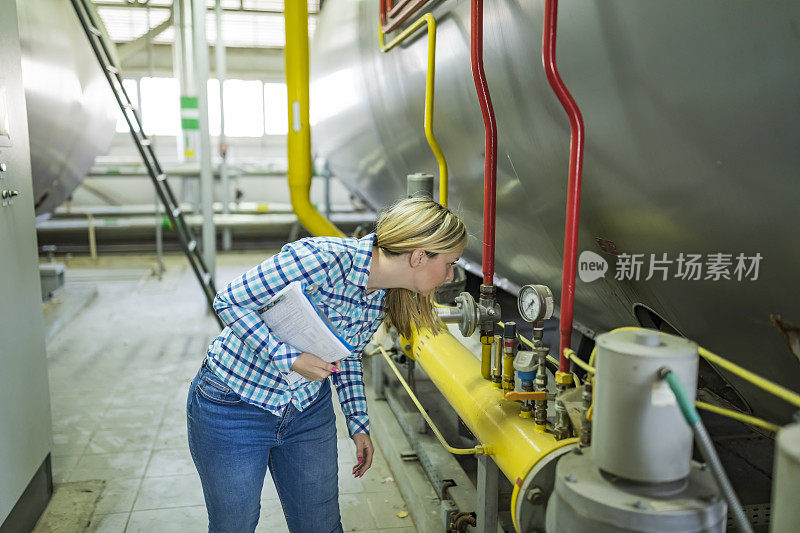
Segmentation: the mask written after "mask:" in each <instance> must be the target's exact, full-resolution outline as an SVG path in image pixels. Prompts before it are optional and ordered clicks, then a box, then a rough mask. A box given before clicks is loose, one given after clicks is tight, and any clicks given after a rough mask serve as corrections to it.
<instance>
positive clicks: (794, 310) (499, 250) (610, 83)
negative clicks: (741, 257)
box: [311, 0, 800, 423]
mask: <svg viewBox="0 0 800 533" xmlns="http://www.w3.org/2000/svg"><path fill="white" fill-rule="evenodd" d="M432 6H433V8H431V7H427V8H426V9H428V10H429V11H430V12H431V13H432V14H433V15H434V16H435V17H436V20H437V49H436V71H437V72H436V78H437V79H436V89H435V90H436V93H437V95H436V99H437V105H436V116H435V121H436V136H437V140H438V141H439V143H440V145H441V148H442V150H443V152H444V154H445V156H446V157H447V161H448V164H449V167H450V169H449V170H450V183H449V204H450V206H451V207H452V208H453V209H454V210H455V211H456V212H457V213H459V214H460V215H461V216H462V218H463V219H464V221H465V223H466V224H467V226H468V228H469V230H470V233H471V234H472V235H474V236H476V238H474V239H472V241H471V242H470V244H469V246H468V248H467V251H466V252H465V258H466V259H467V260H469V261H470V262H473V263H474V262H478V263H480V260H481V239H480V236H481V227H482V226H481V224H482V216H481V214H482V212H483V200H482V195H483V144H484V143H483V140H484V139H483V127H482V118H481V112H480V109H479V107H478V100H477V97H476V95H475V88H474V85H473V80H472V76H471V72H470V61H469V57H470V55H469V40H470V35H469V29H470V17H469V2H455V1H444V2H436V3H433V4H432ZM431 9H432V10H431ZM485 9H486V13H485V18H484V61H485V71H486V76H487V79H488V83H489V85H490V87H491V89H492V97H493V104H494V110H495V114H496V117H497V126H498V131H499V141H498V142H499V144H498V169H497V174H498V183H497V215H498V218H497V233H496V270H497V274H498V276H503V277H505V278H507V279H508V280H509V282H510V283H512V284H516V285H524V284H526V283H542V284H546V285H548V286H549V287H550V288H551V289H552V291H553V292H554V293H559V292H560V289H561V274H562V270H563V267H562V259H563V243H564V222H565V206H566V182H567V175H568V160H569V142H568V139H569V123H568V120H567V117H566V116H565V115H564V110H563V109H562V107H561V105H560V103H559V101H558V99H557V98H556V96H555V95H554V94H553V91H552V89H551V88H550V86H549V84H548V82H547V78H546V76H545V73H544V71H543V69H542V65H541V63H540V50H541V43H542V28H543V17H544V3H543V2H541V1H536V2H518V1H512V0H501V1H498V2H491V3H487V4H486V6H485ZM423 12H424V10H423ZM377 26H378V6H377V5H376V3H375V2H369V1H366V0H362V1H354V0H328V1H327V2H325V6H324V8H323V9H322V12H321V14H320V16H319V19H318V26H317V30H316V34H315V39H314V43H313V46H312V63H311V71H312V83H311V91H312V102H313V105H314V115H315V120H316V123H315V124H314V138H313V140H314V150H315V153H318V154H320V155H322V156H324V157H326V158H327V159H328V161H329V163H330V167H331V170H332V171H333V173H334V174H335V175H336V177H337V178H340V179H342V180H345V181H346V182H348V183H349V184H350V185H351V186H353V187H355V188H357V189H359V190H361V191H363V192H364V195H365V197H366V198H368V199H369V200H370V201H371V202H372V203H373V204H374V206H376V207H379V206H382V205H384V204H387V203H390V202H392V201H394V200H395V199H396V198H398V197H400V196H402V195H403V194H404V191H405V176H406V175H408V174H412V173H415V172H428V173H434V171H435V169H436V161H435V159H434V157H433V156H432V155H431V153H430V150H429V148H428V145H427V143H426V140H425V137H424V135H422V132H420V131H419V126H418V124H419V117H420V115H421V114H422V112H423V109H424V94H425V91H424V88H425V72H426V65H427V53H426V52H427V43H426V41H425V38H424V36H422V35H420V37H419V38H418V39H416V40H411V41H407V42H406V43H403V45H402V46H400V47H398V49H396V50H394V51H393V52H392V53H391V54H383V53H382V52H381V51H380V48H379V47H378V44H377V43H376V39H375V28H376V27H377ZM798 28H800V4H799V3H797V2H789V1H779V2H771V3H768V4H764V3H759V4H755V3H751V2H743V1H733V2H731V1H730V0H724V1H723V0H712V1H709V2H702V3H697V2H690V1H688V0H676V1H674V2H629V1H623V0H603V1H599V0H594V1H589V2H563V3H561V5H560V9H559V16H558V66H559V71H560V73H561V76H562V78H563V79H564V82H565V83H566V84H567V86H568V87H569V89H570V92H571V93H572V95H573V97H574V99H575V101H576V102H578V104H579V105H580V108H581V112H582V114H583V118H584V121H585V123H586V128H587V137H586V147H585V154H584V171H583V190H582V200H581V219H580V234H579V238H578V251H579V254H580V252H582V251H592V252H595V253H597V254H598V255H600V256H601V257H602V258H603V259H604V260H605V261H606V262H607V263H608V271H607V272H606V274H605V277H601V278H599V279H597V280H596V281H592V282H584V281H581V280H580V279H579V280H578V281H577V284H576V290H575V319H576V321H578V322H580V323H581V324H583V326H585V328H583V329H587V328H588V329H590V330H595V331H607V330H610V329H613V328H616V327H619V326H624V325H638V321H637V317H636V315H635V313H634V306H635V305H636V304H641V305H644V306H647V307H648V308H650V309H652V310H654V311H655V312H656V313H658V315H660V316H661V317H663V318H664V319H665V320H666V321H668V322H669V323H671V324H672V325H673V326H674V327H675V328H677V330H678V331H679V332H680V333H681V334H683V335H685V336H687V337H688V338H690V339H692V340H694V341H696V342H698V343H699V344H700V345H702V346H705V347H707V348H708V349H709V350H712V351H713V352H715V353H718V354H720V355H721V356H723V357H726V358H728V359H731V360H732V361H734V362H736V363H738V364H740V365H742V366H744V367H746V368H749V369H750V370H753V371H755V372H757V373H759V374H761V375H763V376H765V377H767V378H769V379H771V380H774V381H776V382H778V383H779V384H781V385H784V386H787V387H789V388H792V389H794V390H797V389H798V388H799V387H798V383H800V363H799V362H798V355H796V354H794V353H793V352H792V351H791V350H790V347H789V342H787V339H791V338H792V335H797V333H796V331H795V329H794V328H797V327H798V326H800V308H798V305H797V296H798V295H799V294H800V281H798V278H797V272H798V270H800V249H798V247H797V242H798V238H799V237H800V229H798V228H800V225H798V223H797V221H796V212H797V206H798V201H799V200H800V189H798V187H797V183H796V181H797V179H796V174H797V169H798V168H800V151H799V150H797V146H798V145H800V127H798V126H797V120H796V117H797V116H800V99H798V98H797V88H798V87H800V46H797V44H798V39H799V38H800V29H798ZM387 37H391V35H390V36H387ZM719 252H723V253H730V254H733V255H734V257H735V256H736V254H738V253H744V254H746V255H748V256H752V255H754V254H756V253H759V254H761V256H762V257H763V260H762V262H761V264H760V273H759V276H758V279H757V280H754V281H736V279H735V276H733V279H731V280H724V279H722V280H719V281H713V280H711V279H709V280H702V279H701V280H699V281H690V280H685V279H681V278H676V277H675V276H674V274H675V273H676V270H675V267H676V265H675V264H674V263H673V264H672V265H671V270H670V274H669V276H668V277H667V280H666V281H663V280H662V275H661V273H659V272H658V271H656V272H655V276H654V277H653V278H652V279H650V280H649V281H648V280H646V278H647V276H648V273H649V272H648V269H647V265H646V264H645V266H644V267H642V271H641V275H640V277H639V279H638V280H636V279H620V280H618V279H615V273H616V266H617V261H618V260H617V255H616V254H619V253H628V254H633V253H642V254H648V255H647V256H645V257H644V259H646V260H649V254H655V255H656V257H657V258H661V254H667V256H668V258H669V259H671V260H673V261H674V260H676V259H677V257H678V255H679V254H680V253H684V254H689V253H695V254H702V255H703V260H706V259H707V258H708V254H713V253H719ZM703 274H704V275H705V271H704V272H703ZM559 303H560V302H559ZM642 309H643V308H642ZM773 317H779V321H777V319H776V320H772V318H773ZM773 324H781V327H780V328H779V327H776V326H775V325H773ZM793 332H795V333H793ZM722 374H723V375H724V376H725V377H726V379H728V380H729V381H730V383H731V384H732V385H733V386H734V387H735V388H736V389H737V390H738V391H739V392H740V393H741V394H742V395H743V396H744V398H745V400H746V401H747V402H748V403H749V405H750V407H752V411H753V413H754V414H756V415H758V416H761V417H764V418H767V419H769V420H773V421H776V422H784V423H785V422H786V421H788V420H789V419H790V416H791V413H792V411H793V410H794V408H793V407H792V406H791V405H788V404H785V403H784V402H782V401H780V400H776V399H775V398H774V397H773V396H772V395H770V394H769V393H767V392H763V391H761V390H758V389H757V388H755V387H753V386H751V385H749V384H747V383H746V382H745V381H744V380H743V379H740V378H738V377H735V376H732V375H731V374H729V373H727V372H725V371H722Z"/></svg>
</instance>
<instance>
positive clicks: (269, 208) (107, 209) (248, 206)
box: [53, 202, 367, 216]
mask: <svg viewBox="0 0 800 533" xmlns="http://www.w3.org/2000/svg"><path fill="white" fill-rule="evenodd" d="M180 208H181V210H182V211H183V213H184V214H188V213H193V212H194V205H193V204H191V203H189V202H184V203H181V204H180ZM222 208H223V204H222V202H214V211H215V212H217V213H222V212H223V209H222ZM155 212H156V211H155V206H153V204H130V205H87V206H79V207H75V206H70V207H67V206H66V205H62V206H60V207H58V208H56V210H55V211H54V213H53V214H54V215H56V216H62V215H63V216H70V215H88V214H92V215H95V216H102V215H111V216H128V215H153V216H155ZM159 212H160V213H162V214H163V213H164V210H163V207H162V208H160V211H159ZM228 212H229V213H234V214H256V213H292V212H293V211H292V205H291V204H290V203H288V202H231V203H230V206H229V208H228ZM331 212H336V213H358V211H355V210H354V209H353V206H352V205H351V204H333V205H331ZM364 214H367V213H364Z"/></svg>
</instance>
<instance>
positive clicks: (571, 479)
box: [564, 474, 578, 483]
mask: <svg viewBox="0 0 800 533" xmlns="http://www.w3.org/2000/svg"><path fill="white" fill-rule="evenodd" d="M564 481H566V482H567V483H577V482H578V478H576V477H575V476H573V475H572V474H567V475H566V476H564Z"/></svg>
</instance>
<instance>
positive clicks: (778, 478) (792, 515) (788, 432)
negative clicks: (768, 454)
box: [770, 424, 800, 533]
mask: <svg viewBox="0 0 800 533" xmlns="http://www.w3.org/2000/svg"><path fill="white" fill-rule="evenodd" d="M776 441H777V445H776V446H775V448H776V449H777V453H776V454H775V471H774V472H773V475H772V479H773V484H772V523H771V525H770V531H772V532H773V533H784V532H789V531H797V524H798V523H800V507H798V505H797V495H798V494H800V424H792V425H790V426H786V427H785V428H783V429H782V430H780V431H779V432H778V438H777V439H776Z"/></svg>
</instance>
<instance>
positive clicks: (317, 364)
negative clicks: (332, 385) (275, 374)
mask: <svg viewBox="0 0 800 533" xmlns="http://www.w3.org/2000/svg"><path fill="white" fill-rule="evenodd" d="M292 370H294V371H295V372H297V373H298V374H300V375H301V376H303V377H304V378H306V379H307V380H309V381H322V380H323V379H325V378H327V377H328V376H330V375H331V373H332V372H338V371H339V368H338V365H337V363H328V362H327V361H323V360H322V359H320V358H319V357H317V356H316V355H314V354H311V353H306V352H303V353H301V354H300V355H298V356H297V359H295V360H294V363H292Z"/></svg>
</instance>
